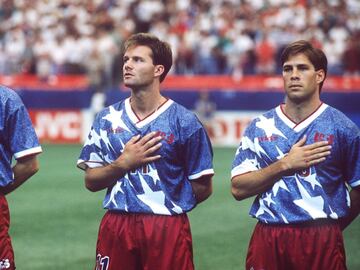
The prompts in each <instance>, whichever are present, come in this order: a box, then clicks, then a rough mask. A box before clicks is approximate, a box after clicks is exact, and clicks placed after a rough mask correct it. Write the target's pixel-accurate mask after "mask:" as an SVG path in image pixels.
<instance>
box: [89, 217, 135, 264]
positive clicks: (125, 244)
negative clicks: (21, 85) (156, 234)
mask: <svg viewBox="0 0 360 270" xmlns="http://www.w3.org/2000/svg"><path fill="white" fill-rule="evenodd" d="M133 229H134V222H133V219H132V217H131V216H127V215H119V214H114V213H111V212H107V213H106V214H105V215H104V217H103V219H102V221H101V224H100V228H99V234H98V240H97V245H96V267H95V269H96V270H138V269H141V268H140V263H139V261H140V259H139V254H138V251H137V247H136V243H135V241H134V237H133V236H134V234H133Z"/></svg>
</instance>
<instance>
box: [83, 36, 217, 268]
mask: <svg viewBox="0 0 360 270" xmlns="http://www.w3.org/2000/svg"><path fill="white" fill-rule="evenodd" d="M124 47H125V48H124V57H123V60H124V65H123V74H124V75H123V76H124V84H125V86H127V87H129V88H130V89H131V95H130V97H129V98H126V99H125V100H122V101H120V102H118V103H115V104H113V105H111V106H109V107H107V108H105V109H104V110H103V111H101V112H100V113H99V114H98V115H97V116H96V119H95V120H94V123H93V126H92V128H91V131H90V134H89V136H88V139H87V141H86V142H85V144H84V147H83V149H82V152H81V154H80V158H79V160H78V166H79V167H80V168H82V169H84V170H85V185H86V187H87V188H88V189H89V190H90V191H98V190H102V189H107V192H106V195H105V199H104V201H103V206H104V208H106V209H108V211H107V212H106V213H105V215H104V217H103V219H102V221H101V224H100V229H99V234H98V241H97V247H96V269H97V270H104V269H108V270H132V269H134V270H135V269H149V270H151V269H153V270H155V269H156V270H169V269H172V270H177V269H179V270H180V269H183V270H191V269H193V268H194V265H193V253H192V238H191V233H190V225H189V221H188V217H187V214H186V213H187V212H188V211H190V210H192V209H193V208H194V207H196V205H197V204H198V203H200V202H202V201H204V200H205V199H207V198H208V197H209V196H210V194H211V192H212V176H213V174H214V171H213V167H212V148H211V143H210V141H209V138H208V136H207V134H206V131H205V129H204V127H203V126H202V125H201V123H200V122H199V121H198V119H197V118H196V116H195V115H194V114H193V113H192V112H190V111H188V110H187V109H185V108H184V107H182V106H181V105H179V104H177V103H176V102H174V101H173V100H171V99H168V98H166V97H164V96H163V95H162V94H161V93H160V83H161V82H162V81H163V80H164V79H165V76H166V74H167V73H168V71H169V70H170V68H171V65H172V52H171V49H170V46H169V45H168V44H167V43H166V42H163V41H161V40H159V39H158V38H157V37H155V36H153V35H150V34H146V33H139V34H135V35H133V36H131V37H130V38H129V39H128V40H127V41H126V43H125V46H124Z"/></svg>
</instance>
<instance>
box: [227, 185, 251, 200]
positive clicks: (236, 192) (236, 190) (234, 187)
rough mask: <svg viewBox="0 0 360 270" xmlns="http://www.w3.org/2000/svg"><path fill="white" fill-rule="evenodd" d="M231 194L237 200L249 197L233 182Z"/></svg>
mask: <svg viewBox="0 0 360 270" xmlns="http://www.w3.org/2000/svg"><path fill="white" fill-rule="evenodd" d="M231 194H232V195H233V197H234V198H235V200H237V201H241V200H244V199H246V198H248V197H249V196H248V195H247V193H246V192H245V191H244V190H243V189H242V188H239V187H238V186H237V185H235V184H234V183H233V182H232V183H231Z"/></svg>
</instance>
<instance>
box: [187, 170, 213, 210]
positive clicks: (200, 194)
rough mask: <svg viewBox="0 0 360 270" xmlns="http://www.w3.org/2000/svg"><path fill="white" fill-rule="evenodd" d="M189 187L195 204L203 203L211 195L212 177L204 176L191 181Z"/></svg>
mask: <svg viewBox="0 0 360 270" xmlns="http://www.w3.org/2000/svg"><path fill="white" fill-rule="evenodd" d="M191 187H192V189H193V192H194V194H195V198H196V202H197V203H200V202H202V201H205V200H206V199H207V198H209V197H210V195H211V193H212V175H204V176H202V177H200V178H199V179H196V180H192V181H191Z"/></svg>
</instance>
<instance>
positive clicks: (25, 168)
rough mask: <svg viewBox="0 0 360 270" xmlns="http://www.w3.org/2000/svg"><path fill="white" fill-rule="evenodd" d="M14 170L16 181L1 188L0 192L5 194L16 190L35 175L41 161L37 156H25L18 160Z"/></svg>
mask: <svg viewBox="0 0 360 270" xmlns="http://www.w3.org/2000/svg"><path fill="white" fill-rule="evenodd" d="M12 170H13V173H14V182H13V183H11V184H9V185H7V186H6V187H3V188H1V189H0V192H1V193H2V194H4V195H6V194H8V193H10V192H12V191H14V190H15V189H17V188H18V187H19V186H21V185H22V184H23V183H24V182H25V181H26V180H27V179H29V178H30V177H31V176H33V175H34V174H35V173H36V172H37V171H38V170H39V163H38V161H37V158H36V156H29V157H24V158H21V159H19V160H17V162H16V164H15V166H14V167H13V168H12Z"/></svg>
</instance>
